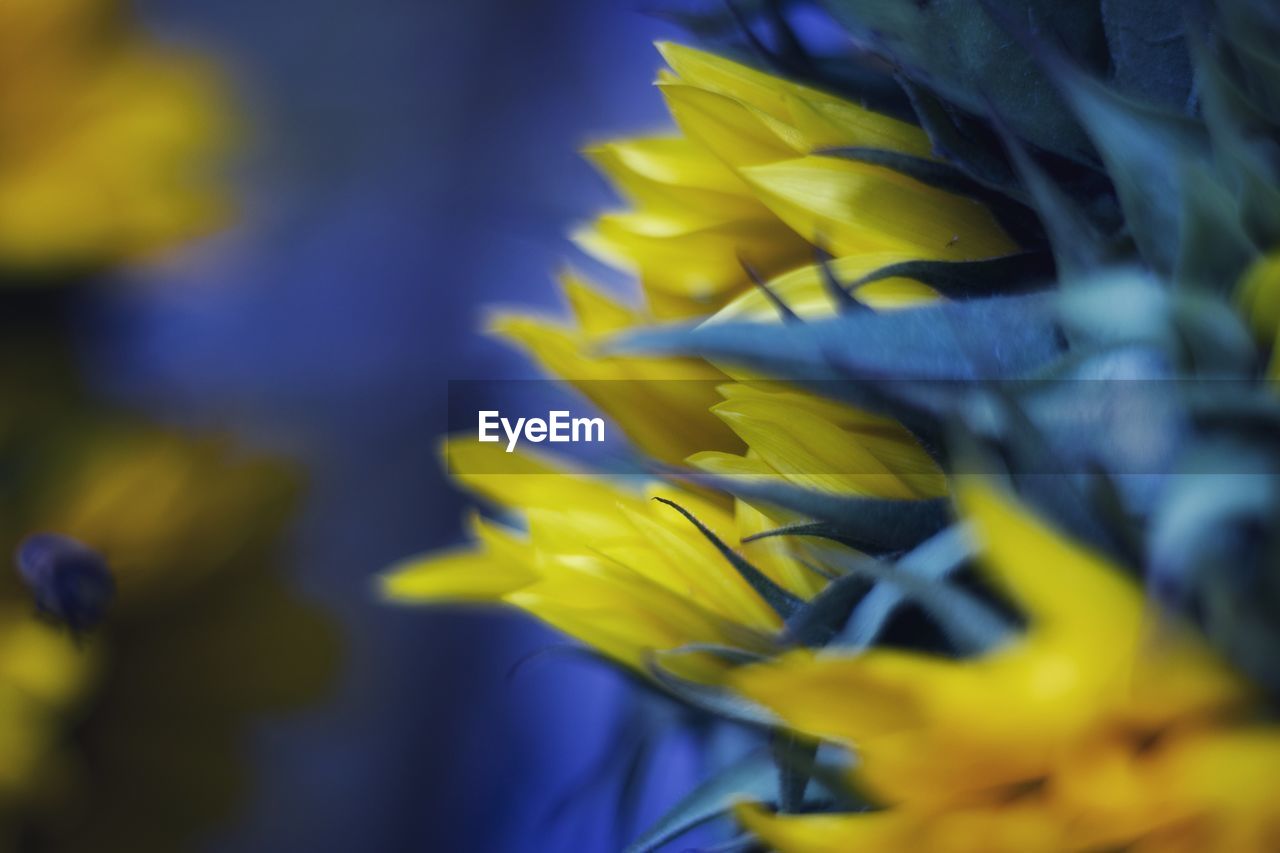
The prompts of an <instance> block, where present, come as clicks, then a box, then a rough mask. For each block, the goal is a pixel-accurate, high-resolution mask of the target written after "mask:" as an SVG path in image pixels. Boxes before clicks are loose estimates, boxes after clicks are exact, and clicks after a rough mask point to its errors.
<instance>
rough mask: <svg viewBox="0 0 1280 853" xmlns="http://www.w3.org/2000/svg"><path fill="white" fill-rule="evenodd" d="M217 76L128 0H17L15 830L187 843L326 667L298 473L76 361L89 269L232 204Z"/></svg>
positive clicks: (9, 455)
mask: <svg viewBox="0 0 1280 853" xmlns="http://www.w3.org/2000/svg"><path fill="white" fill-rule="evenodd" d="M218 76H219V75H218V74H217V72H215V71H214V70H213V69H212V68H211V67H210V66H208V65H207V64H206V63H205V62H204V61H203V60H201V59H199V58H196V57H192V56H190V55H187V54H185V53H179V52H173V51H170V50H168V49H165V48H163V47H161V46H159V45H158V44H155V43H154V42H153V41H152V40H151V39H150V38H149V37H148V36H147V35H146V34H145V33H144V32H143V31H142V29H141V28H140V26H139V25H138V24H137V23H136V22H135V21H133V20H132V19H131V18H130V16H129V14H128V10H127V8H126V7H125V6H124V5H123V4H119V3H115V2H107V1H106V0H54V2H27V0H18V2H13V3H4V4H0V282H3V285H4V287H3V290H2V291H0V303H3V314H4V317H3V320H2V321H0V392H2V393H3V394H4V397H5V400H6V405H5V409H4V414H3V416H2V417H0V469H2V470H3V472H4V474H3V477H2V478H0V550H3V551H4V552H5V553H8V554H12V555H14V558H13V559H14V560H15V562H16V563H17V566H16V568H17V569H18V571H12V570H11V571H6V572H4V573H3V574H2V576H0V636H2V637H3V640H2V641H0V751H2V752H3V755H4V761H3V762H2V766H0V849H23V850H95V851H97V850H156V851H161V850H163V851H170V850H175V849H185V848H187V847H188V846H189V845H190V844H192V843H193V842H194V841H195V839H197V838H198V837H199V835H200V833H202V832H206V831H208V830H210V829H212V828H213V827H215V826H217V825H219V824H222V823H225V822H226V821H227V820H229V819H230V818H232V817H233V816H234V814H235V810H236V808H237V807H238V806H239V805H241V804H242V803H243V801H244V799H245V797H246V795H247V793H248V792H249V790H250V789H251V781H250V778H249V776H250V763H249V760H248V757H247V755H246V754H245V744H244V743H243V740H244V738H245V737H246V735H247V732H248V726H249V725H250V724H251V723H252V722H253V721H254V720H255V719H257V718H258V717H259V716H260V715H262V714H264V713H269V712H279V711H283V710H286V709H292V708H297V707H300V706H302V705H303V704H305V703H308V702H311V701H314V700H316V699H317V698H318V697H319V696H321V695H322V693H323V691H324V690H325V687H326V684H327V683H328V681H329V680H330V678H331V675H332V670H333V666H334V662H335V657H336V637H335V632H334V627H333V626H332V624H331V623H330V620H329V619H328V617H326V616H325V615H324V614H322V613H321V612H320V611H319V610H318V609H316V608H315V607H314V606H312V605H310V604H307V603H305V602H304V601H302V600H301V599H300V598H299V597H298V595H297V594H296V592H294V591H293V590H291V589H290V588H289V586H288V584H287V581H286V579H285V577H284V576H283V574H282V573H281V571H280V559H281V556H282V554H281V549H282V544H283V543H282V536H283V533H284V530H285V528H286V525H287V522H288V519H289V517H290V515H291V508H292V506H293V504H294V502H295V498H296V492H297V480H298V477H297V474H296V473H295V472H293V471H291V470H290V469H289V468H288V466H286V465H283V464H282V463H279V462H275V461H272V460H267V459H262V458H256V457H253V456H250V455H246V454H245V453H244V452H243V451H240V450H237V449H236V448H235V447H234V446H233V445H232V444H231V443H230V442H228V441H224V440H221V439H214V438H207V437H206V438H200V437H192V436H187V435H183V434H180V433H178V432H175V431H172V430H168V429H163V428H161V427H158V426H155V425H152V424H149V423H147V422H146V421H145V420H144V419H142V418H141V417H140V416H138V415H136V414H131V413H129V412H125V411H121V410H117V409H116V408H113V407H111V406H109V405H107V404H106V403H104V402H103V401H102V400H100V399H98V398H97V397H96V396H95V395H94V394H93V393H92V391H91V390H90V389H89V388H88V387H86V384H85V381H84V378H83V377H82V376H81V373H80V370H79V368H78V366H77V364H76V354H75V343H76V342H75V340H74V338H73V334H74V328H75V326H74V325H73V324H72V323H71V318H72V315H73V312H74V311H75V308H76V304H77V300H78V299H80V298H81V297H82V295H83V294H84V291H83V289H81V288H79V287H77V285H79V284H80V283H82V282H83V281H85V280H86V276H87V274H90V273H96V272H99V271H104V270H110V269H114V268H116V267H118V266H119V265H120V264H121V263H123V262H132V261H137V260H143V259H147V258H150V257H151V256H153V255H155V254H156V253H157V252H159V251H161V250H165V249H169V248H171V247H175V246H176V245H177V244H178V243H179V242H181V241H183V240H185V239H186V238H189V237H193V236H196V235H200V234H204V233H207V232H208V231H209V230H210V229H211V228H212V227H213V226H215V225H217V224H218V223H220V222H221V221H222V220H223V219H224V217H225V214H226V207H227V201H226V200H227V198H228V197H229V195H230V193H229V189H228V187H227V186H226V183H225V179H224V178H223V176H222V175H221V173H222V172H223V170H224V169H225V167H226V165H227V164H226V156H225V155H226V154H227V151H228V143H229V141H230V128H231V127H232V126H233V125H234V121H233V120H232V114H231V113H230V112H229V111H228V107H227V99H226V96H225V93H224V92H223V91H222V87H221V85H220V84H219V83H218V80H217V78H218ZM36 285H39V286H40V287H38V288H37V287H35V286H36ZM55 285H56V286H55Z"/></svg>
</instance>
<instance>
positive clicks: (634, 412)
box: [477, 294, 740, 471]
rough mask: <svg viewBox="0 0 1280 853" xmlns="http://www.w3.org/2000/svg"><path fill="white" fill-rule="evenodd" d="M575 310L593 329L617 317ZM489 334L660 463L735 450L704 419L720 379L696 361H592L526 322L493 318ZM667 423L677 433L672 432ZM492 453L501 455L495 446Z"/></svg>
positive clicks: (571, 340) (569, 342)
mask: <svg viewBox="0 0 1280 853" xmlns="http://www.w3.org/2000/svg"><path fill="white" fill-rule="evenodd" d="M579 295H580V296H581V294H579ZM579 310H592V311H595V312H596V314H595V316H594V317H593V319H592V323H593V325H594V327H595V328H600V327H601V326H602V325H604V324H605V323H607V322H614V321H615V320H616V319H617V316H616V314H615V315H613V317H611V318H609V319H607V320H606V319H603V318H602V317H601V316H600V315H601V313H602V308H601V305H600V304H599V303H597V304H596V305H594V306H593V307H591V308H590V309H586V308H584V307H582V306H580V307H579ZM492 328H493V329H494V331H496V332H497V333H498V334H500V335H502V336H503V337H505V338H507V339H508V340H511V341H513V342H515V343H517V344H518V345H519V346H520V347H521V348H523V349H524V350H526V351H527V352H528V353H529V354H530V355H531V356H532V357H533V358H534V360H535V361H536V362H537V363H538V364H539V366H541V367H542V368H543V369H544V370H546V371H547V372H548V373H550V374H552V375H553V376H556V377H558V378H560V379H564V380H566V381H568V382H569V383H570V384H572V385H573V386H574V387H575V388H576V389H577V390H578V391H580V392H581V393H582V394H583V396H585V397H587V398H588V399H589V400H591V402H592V403H594V404H595V405H596V407H597V408H599V409H600V410H601V411H602V412H604V413H605V414H606V415H607V416H608V417H609V420H610V421H611V422H612V424H616V425H617V427H619V428H620V429H621V430H622V431H623V432H624V433H626V436H627V438H629V439H630V440H631V441H632V442H633V443H634V444H635V445H636V446H637V447H638V448H640V449H641V450H643V451H644V452H646V453H648V454H649V455H651V456H653V457H655V458H657V459H659V460H661V461H665V462H678V461H680V460H682V459H684V458H685V457H686V456H688V455H689V454H690V453H694V452H696V451H698V450H704V449H708V448H733V447H738V446H740V442H739V441H738V440H737V439H736V438H735V437H734V436H733V434H732V433H731V432H730V431H729V430H728V429H727V428H726V427H725V426H724V424H722V423H721V422H720V421H718V420H717V419H716V418H715V417H713V416H711V415H710V414H709V409H710V407H711V406H712V405H714V404H715V402H716V401H717V400H718V399H719V396H718V395H717V394H716V391H715V383H716V382H717V381H718V380H720V379H723V378H724V374H723V373H721V372H720V371H719V370H717V369H716V368H714V367H712V366H711V365H709V364H707V363H706V362H704V361H701V360H698V359H686V358H627V357H614V356H600V355H597V354H595V353H594V351H593V349H592V347H593V346H594V344H593V342H592V341H590V340H588V339H587V338H586V336H585V335H583V334H579V333H577V332H574V331H572V330H568V329H565V328H563V327H561V326H559V325H558V324H556V323H555V322H554V321H549V320H541V319H538V318H534V317H521V316H499V317H497V318H495V319H494V321H493V323H492ZM673 421H678V422H680V423H682V424H684V425H685V427H684V429H682V430H672V429H671V423H672V422H673ZM492 449H493V450H498V451H499V452H501V449H500V448H498V447H497V445H493V446H492ZM508 464H510V463H508V462H503V461H501V460H498V459H496V458H492V457H491V461H490V465H491V466H494V467H491V468H490V469H489V470H494V471H502V470H504V468H503V467H502V466H504V465H508ZM477 470H478V469H477Z"/></svg>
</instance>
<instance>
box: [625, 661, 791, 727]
mask: <svg viewBox="0 0 1280 853" xmlns="http://www.w3.org/2000/svg"><path fill="white" fill-rule="evenodd" d="M670 654H671V653H670V652H659V653H656V654H653V655H651V656H650V658H649V660H648V661H647V662H646V670H647V671H648V673H649V675H650V677H652V678H653V680H654V681H655V682H656V683H657V684H658V686H659V687H661V688H663V689H664V690H666V691H667V693H669V694H670V695H671V696H672V697H673V698H675V699H678V700H680V701H681V702H683V703H685V704H686V705H688V706H690V707H691V708H696V709H698V710H699V711H703V712H705V713H708V714H712V715H714V716H717V717H721V718H723V719H726V720H731V721H733V722H736V723H741V724H742V725H744V726H755V727H759V728H766V729H774V728H778V727H779V726H780V725H782V720H780V719H779V718H778V716H777V715H776V714H774V713H773V712H772V711H770V710H769V709H768V708H766V707H764V706H763V705H760V704H758V703H756V702H752V701H751V700H750V699H746V698H744V697H742V696H739V695H738V694H736V693H732V692H730V691H728V690H726V689H725V688H723V687H717V686H715V685H712V684H703V683H701V682H698V681H690V680H689V679H687V678H681V677H680V676H678V675H676V674H675V673H673V672H671V671H670V670H668V669H666V668H664V667H663V666H662V658H663V657H665V656H668V655H670ZM677 654H678V653H677Z"/></svg>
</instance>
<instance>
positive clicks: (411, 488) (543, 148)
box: [85, 0, 696, 851]
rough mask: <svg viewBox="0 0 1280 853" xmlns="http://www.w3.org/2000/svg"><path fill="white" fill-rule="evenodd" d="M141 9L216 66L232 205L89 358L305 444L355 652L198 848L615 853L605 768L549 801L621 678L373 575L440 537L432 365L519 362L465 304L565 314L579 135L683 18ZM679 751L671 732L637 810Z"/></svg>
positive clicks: (617, 114)
mask: <svg viewBox="0 0 1280 853" xmlns="http://www.w3.org/2000/svg"><path fill="white" fill-rule="evenodd" d="M140 5H141V10H142V12H143V13H144V15H145V16H146V19H147V20H148V21H149V23H150V24H151V25H152V26H153V28H154V29H155V30H156V31H157V32H158V33H159V34H160V35H161V36H162V37H164V38H165V39H167V40H170V41H173V42H176V43H179V44H192V45H196V46H198V47H199V48H201V49H203V50H205V51H206V52H210V53H212V54H213V55H214V56H215V57H217V58H218V59H219V60H220V61H222V62H224V63H225V64H227V65H228V66H229V68H230V69H231V71H232V74H233V76H234V80H235V83H236V85H237V88H238V95H239V97H240V100H241V103H242V104H243V106H244V107H245V108H246V110H247V112H248V115H249V123H250V132H251V136H252V143H251V145H250V147H249V149H248V150H247V151H246V152H245V156H244V157H243V160H242V163H241V165H240V171H239V174H238V176H237V179H238V182H239V184H240V186H241V187H242V197H243V205H244V215H243V217H242V219H241V221H240V222H239V223H238V225H237V226H236V227H235V228H233V229H232V230H231V231H229V232H227V233H223V234H221V235H218V236H217V237H215V238H213V239H211V240H207V241H205V242H204V243H202V244H200V245H198V246H196V247H195V248H194V249H193V250H192V251H191V252H190V253H188V254H187V255H186V256H185V257H184V259H183V260H182V261H181V262H180V263H176V264H170V265H167V266H165V267H163V268H161V269H158V270H152V271H149V272H147V273H146V276H147V277H148V279H150V280H147V281H142V282H140V284H141V285H142V286H141V287H136V288H127V289H123V290H120V291H116V292H115V293H113V294H105V295H101V296H99V297H98V302H97V303H96V304H95V306H94V309H93V313H92V316H91V325H90V328H91V329H92V330H93V334H92V335H91V336H90V338H89V342H88V343H87V344H86V352H85V357H86V362H87V363H88V364H91V365H92V369H93V371H94V373H95V378H96V381H97V382H98V383H100V384H101V386H102V387H104V388H107V389H109V390H110V391H111V393H113V394H115V395H117V396H119V397H120V398H121V399H124V400H127V401H129V402H131V403H134V404H139V405H142V406H145V407H146V408H147V409H148V410H150V411H152V412H154V413H156V414H157V416H159V417H161V418H165V419H168V420H171V421H175V422H179V423H182V424H191V425H199V426H211V427H215V428H229V429H232V430H234V431H236V432H238V433H239V434H241V435H243V436H247V437H248V438H249V439H250V440H251V441H253V442H255V443H256V444H258V445H260V446H264V447H267V448H270V449H273V450H276V451H279V452H282V453H285V454H287V455H289V456H291V457H293V458H295V459H299V460H301V461H302V462H303V463H304V465H305V466H306V467H307V468H308V470H309V472H310V484H311V489H310V492H309V497H308V499H307V503H306V509H305V513H304V516H303V518H302V519H301V521H300V523H299V526H298V530H297V532H296V536H295V541H294V545H293V554H294V556H295V577H296V579H297V583H298V584H299V585H300V587H301V588H302V589H303V590H304V591H305V592H306V594H308V595H310V596H311V597H312V598H314V599H315V600H317V601H319V602H321V603H323V604H324V605H325V606H327V607H328V608H330V609H331V610H332V611H333V612H334V613H335V614H337V616H338V618H339V619H340V620H341V622H342V623H343V626H344V631H345V635H346V646H347V650H346V659H345V663H344V669H343V675H342V678H341V681H340V683H339V685H338V687H337V689H336V691H335V695H334V696H333V697H332V699H331V701H330V702H329V703H328V704H326V705H324V706H323V707H320V708H318V709H316V710H314V711H311V712H309V713H307V714H305V715H303V716H301V717H290V718H288V719H279V720H274V721H268V722H264V723H263V724H262V725H260V726H259V727H258V728H257V731H256V734H255V743H254V748H255V751H256V761H257V766H258V768H259V771H258V773H259V779H258V783H257V788H256V791H255V795H254V798H253V803H252V806H251V808H250V810H249V812H248V813H247V814H246V815H244V817H243V819H242V821H241V822H240V823H239V824H238V825H235V826H231V827H227V828H226V829H225V831H224V832H223V833H221V834H220V835H219V837H217V838H216V839H213V840H212V841H211V844H212V847H213V849H216V850H237V851H239V850H245V851H258V850H262V851H268V850H271V851H279V850H290V849H308V850H315V851H327V850H344V851H345V850H353V849H361V850H386V851H397V850H432V851H499V850H575V851H582V850H588V851H589V850H604V849H610V848H612V847H614V846H615V843H616V832H617V830H618V827H616V826H613V825H612V823H613V803H614V802H615V801H616V799H617V792H616V790H610V789H608V788H607V787H594V788H592V789H591V790H590V791H589V792H588V793H586V794H584V795H583V796H580V797H576V798H574V799H573V801H572V802H571V803H570V804H569V805H568V807H567V808H565V809H563V810H561V812H560V813H558V814H557V812H556V804H557V802H558V800H559V799H560V798H561V797H562V796H563V794H564V792H565V791H566V790H567V789H569V788H570V787H571V786H572V785H573V783H574V782H575V781H577V780H580V779H581V778H582V777H583V774H584V773H586V772H587V771H588V770H589V768H590V767H591V765H592V763H593V761H595V760H596V758H597V757H598V753H599V750H600V749H601V748H602V747H603V746H604V745H605V743H606V742H607V741H609V740H610V739H611V738H613V736H614V732H613V730H612V729H611V726H612V724H613V722H614V721H615V719H616V718H617V716H618V714H619V712H620V709H621V708H622V707H623V706H624V704H625V701H624V690H625V688H623V686H622V685H620V684H618V683H617V682H616V681H615V680H613V678H612V677H611V676H609V675H607V674H606V673H603V672H601V671H599V670H597V669H594V668H592V667H591V666H589V665H586V664H584V663H581V662H571V661H565V660H561V659H556V658H553V657H547V658H538V659H535V660H533V661H532V662H530V663H529V665H528V666H526V667H523V668H521V669H520V670H519V671H518V672H517V673H516V674H515V675H512V674H510V670H511V669H512V667H513V665H515V664H516V663H517V662H519V661H521V660H522V659H524V658H526V657H527V656H528V655H529V654H530V653H531V652H533V651H535V650H537V649H540V648H544V647H546V646H547V645H549V644H550V643H552V642H554V639H553V638H551V637H550V636H549V635H548V634H547V633H545V632H544V631H542V630H541V629H540V628H538V627H536V626H534V625H532V624H530V623H528V622H526V621H525V620H522V619H520V618H517V617H514V616H510V615H505V614H492V613H484V614H481V613H456V612H441V611H425V610H408V609H402V608H392V607H388V606H386V605H383V604H381V603H380V602H378V601H377V600H376V598H375V596H374V593H373V585H372V576H373V574H374V573H375V572H377V571H378V570H380V569H382V568H383V567H385V566H386V565H387V564H389V563H390V562H392V561H394V560H396V559H398V558H401V557H404V556H406V555H409V554H412V553H415V552H419V551H422V550H425V549H428V548H432V547H438V546H441V545H444V544H448V543H450V542H453V541H455V540H456V539H457V537H458V535H459V521H460V519H461V515H462V508H463V502H462V499H461V497H460V496H459V495H458V494H457V493H456V492H454V491H453V490H452V489H451V487H450V486H449V484H448V483H447V482H446V481H445V479H444V478H443V476H442V473H441V471H440V469H439V466H438V464H437V458H436V447H437V443H438V437H439V435H440V433H441V432H442V431H443V428H444V419H445V418H444V410H443V407H444V405H445V398H446V394H445V381H446V380H447V379H449V378H472V379H475V378H487V377H522V376H528V375H531V374H530V371H529V368H527V367H526V365H525V364H524V363H523V362H522V361H521V360H520V359H519V358H518V357H517V356H516V355H515V354H514V353H512V352H510V351H508V350H506V349H504V348H503V347H502V346H501V345H499V344H497V343H495V342H492V341H489V340H486V339H484V338H482V337H480V336H478V335H477V334H476V333H475V331H474V330H475V329H476V328H477V327H478V326H479V324H480V319H481V316H482V310H483V306H486V305H490V304H493V303H504V302H505V303H512V302H519V303H521V304H525V305H540V306H545V307H548V308H550V307H554V306H555V304H556V298H555V295H554V291H553V288H552V286H551V274H552V272H553V271H554V269H555V268H556V267H557V266H559V265H560V264H562V263H563V262H565V261H566V260H575V256H574V254H573V250H572V249H571V247H570V246H569V244H568V242H567V241H566V240H565V239H564V236H563V235H564V234H565V233H566V232H567V230H568V229H569V227H570V226H571V225H572V224H573V223H574V222H576V221H579V220H581V219H584V218H586V217H587V216H589V215H590V214H591V213H592V212H593V211H596V210H597V209H598V208H600V207H601V206H602V205H605V204H607V203H608V202H609V194H608V192H607V190H606V189H605V187H604V184H603V182H602V181H601V180H600V179H599V178H597V176H596V175H595V174H594V173H593V172H592V171H591V170H590V169H589V168H588V167H587V165H586V164H585V163H584V162H583V161H582V160H581V159H579V157H578V155H577V150H578V149H579V148H580V147H581V145H582V144H583V143H584V142H586V141H588V140H591V139H594V138H599V137H602V136H610V135H614V134H618V133H623V132H633V131H636V130H650V129H654V128H657V127H661V126H662V125H663V123H664V117H663V111H662V108H661V104H660V100H659V98H658V97H657V95H656V93H655V92H653V90H652V89H651V88H650V87H649V83H650V81H651V80H652V78H653V74H654V70H655V68H656V67H657V65H658V57H657V54H656V52H655V51H654V50H653V48H652V42H653V40H654V39H655V38H660V37H669V36H671V35H673V33H672V32H671V30H670V29H668V28H667V27H665V26H664V25H663V24H661V23H660V22H659V21H657V20H655V19H653V18H650V17H647V16H645V15H643V14H641V13H640V12H639V11H637V10H636V9H634V8H632V7H631V6H630V4H628V3H626V2H619V3H598V2H591V0H552V2H542V3H528V2H517V0H469V2H461V0H455V2H427V0H308V2H303V0H224V2H219V3H209V2H206V0H146V2H143V3H141V4H140ZM148 285H156V286H148ZM676 740H677V741H678V738H677V739H676ZM693 773H696V768H695V767H693V766H692V762H691V759H690V758H689V757H688V755H687V754H686V752H685V751H683V750H681V749H680V746H679V743H678V742H677V743H675V744H673V745H670V748H669V749H667V750H665V751H664V752H662V753H660V754H659V755H658V757H657V762H656V764H655V769H654V772H653V773H652V774H651V775H652V776H653V778H655V779H660V780H661V784H659V785H657V786H656V790H653V791H652V792H651V794H650V796H649V797H648V798H647V800H646V804H647V805H646V808H645V811H646V812H650V813H652V812H653V811H654V810H655V809H657V808H660V807H661V806H662V805H663V803H664V802H667V801H669V797H670V795H672V794H674V792H677V791H680V790H681V789H684V788H687V786H688V784H689V781H690V775H691V774H693ZM650 816H652V814H650ZM624 831H625V830H624Z"/></svg>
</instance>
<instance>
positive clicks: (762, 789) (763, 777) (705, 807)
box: [625, 749, 779, 853]
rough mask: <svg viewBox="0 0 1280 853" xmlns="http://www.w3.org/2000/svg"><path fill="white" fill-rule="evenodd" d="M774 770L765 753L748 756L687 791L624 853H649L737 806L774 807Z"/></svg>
mask: <svg viewBox="0 0 1280 853" xmlns="http://www.w3.org/2000/svg"><path fill="white" fill-rule="evenodd" d="M778 799H779V795H778V769H777V766H776V765H775V764H774V760H773V757H772V755H770V753H769V751H768V750H765V749H760V750H757V751H755V752H752V753H749V754H748V755H746V756H744V757H743V758H741V759H739V760H738V761H736V762H734V763H733V764H731V765H729V766H728V767H726V768H725V769H723V770H721V771H720V772H718V773H716V774H715V775H714V776H712V777H711V778H710V779H707V780H706V781H705V782H703V783H702V784H701V785H699V786H698V787H696V788H694V789H693V790H692V791H690V792H689V793H688V794H687V795H685V797H684V798H683V799H681V800H680V802H679V803H677V804H676V805H675V806H673V807H672V808H671V810H670V811H668V812H667V813H666V814H664V815H663V816H662V817H661V818H659V819H658V820H657V822H656V823H654V824H653V826H651V827H650V828H649V829H648V830H647V831H646V832H645V833H644V834H643V835H641V836H640V837H639V838H637V839H636V840H635V841H633V842H631V844H630V845H628V847H627V849H626V851H625V853H650V852H651V851H653V850H657V849H658V848H659V847H661V846H662V845H664V844H666V843H667V842H669V841H672V840H673V839H676V838H679V837H680V836H681V835H684V834H685V833H686V832H689V831H690V830H692V829H694V828H695V827H697V826H700V825H702V824H704V823H706V822H707V821H710V820H714V819H715V818H717V817H720V816H722V815H725V814H727V813H728V812H729V811H731V810H732V809H733V807H734V806H735V805H736V804H738V803H740V802H763V803H769V804H777V802H778Z"/></svg>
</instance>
